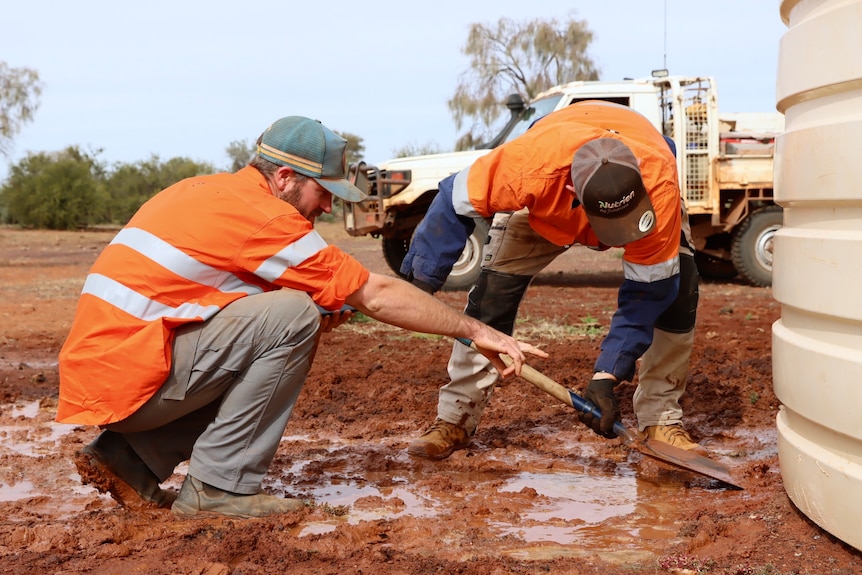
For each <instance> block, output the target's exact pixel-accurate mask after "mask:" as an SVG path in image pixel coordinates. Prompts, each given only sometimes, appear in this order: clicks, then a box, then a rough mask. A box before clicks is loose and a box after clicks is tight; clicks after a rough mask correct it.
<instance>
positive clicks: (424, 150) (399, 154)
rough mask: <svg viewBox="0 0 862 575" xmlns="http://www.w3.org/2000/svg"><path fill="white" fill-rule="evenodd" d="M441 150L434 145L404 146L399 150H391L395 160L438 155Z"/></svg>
mask: <svg viewBox="0 0 862 575" xmlns="http://www.w3.org/2000/svg"><path fill="white" fill-rule="evenodd" d="M442 151H443V150H441V149H440V146H438V145H437V144H434V143H431V142H429V143H427V144H422V145H418V144H405V145H403V146H401V147H400V148H395V149H394V150H392V154H393V155H394V156H395V157H396V158H409V157H411V156H424V155H426V154H439V153H441V152H442Z"/></svg>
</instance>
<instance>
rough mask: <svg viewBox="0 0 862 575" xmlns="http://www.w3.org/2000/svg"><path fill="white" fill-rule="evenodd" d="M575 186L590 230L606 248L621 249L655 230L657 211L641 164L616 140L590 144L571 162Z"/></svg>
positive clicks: (609, 139) (580, 150)
mask: <svg viewBox="0 0 862 575" xmlns="http://www.w3.org/2000/svg"><path fill="white" fill-rule="evenodd" d="M572 185H573V186H574V188H575V193H576V194H577V195H578V201H580V203H581V205H582V206H583V207H584V211H585V212H586V214H587V219H589V222H590V227H591V228H592V229H593V232H594V233H595V234H596V237H598V238H599V241H600V242H602V243H603V244H605V245H607V246H622V245H625V244H627V243H629V242H633V241H635V240H639V239H640V238H642V237H644V236H646V235H647V234H648V233H650V232H651V231H652V229H653V228H654V227H655V210H654V209H653V205H652V202H651V201H650V198H649V194H647V191H646V188H645V187H644V183H643V179H642V178H641V172H640V169H639V168H638V161H637V158H636V157H635V155H634V153H633V152H632V151H631V149H630V148H629V147H628V146H626V145H625V143H623V142H621V141H620V140H617V139H615V138H598V139H595V140H590V141H589V142H587V143H586V144H584V145H583V146H581V147H580V148H578V151H577V152H575V156H574V158H573V159H572Z"/></svg>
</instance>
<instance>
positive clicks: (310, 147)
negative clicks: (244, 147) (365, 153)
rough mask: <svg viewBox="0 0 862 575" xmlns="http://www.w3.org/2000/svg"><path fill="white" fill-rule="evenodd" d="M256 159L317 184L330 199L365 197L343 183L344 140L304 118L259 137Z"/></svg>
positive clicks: (278, 123)
mask: <svg viewBox="0 0 862 575" xmlns="http://www.w3.org/2000/svg"><path fill="white" fill-rule="evenodd" d="M257 155H259V156H260V157H262V158H264V159H265V160H269V161H270V162H272V163H274V164H278V165H279V166H289V167H291V168H293V169H294V170H296V171H297V173H300V174H303V175H305V176H310V177H312V178H314V179H315V180H317V183H319V184H320V185H321V186H323V187H324V188H325V189H326V190H327V191H329V192H330V193H331V194H332V195H334V196H336V197H338V198H341V199H342V200H344V201H346V202H359V201H361V200H364V199H365V197H366V196H365V193H363V192H362V190H360V189H359V188H357V187H356V186H354V185H353V184H351V183H350V182H349V181H347V179H346V178H347V140H345V139H344V138H342V137H341V136H339V135H338V134H336V133H335V132H333V131H332V130H330V129H329V128H327V127H326V126H324V125H323V124H321V123H320V122H319V121H318V120H312V119H311V118H306V117H304V116H287V117H285V118H281V119H280V120H277V121H276V122H274V123H273V124H272V125H271V126H269V127H268V128H267V129H266V131H264V133H263V135H262V136H261V141H260V144H259V145H258V147H257Z"/></svg>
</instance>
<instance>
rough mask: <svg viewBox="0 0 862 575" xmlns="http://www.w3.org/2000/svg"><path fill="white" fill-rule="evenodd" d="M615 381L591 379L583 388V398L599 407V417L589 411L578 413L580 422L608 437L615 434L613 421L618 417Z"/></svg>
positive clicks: (618, 405)
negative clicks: (600, 415) (600, 414)
mask: <svg viewBox="0 0 862 575" xmlns="http://www.w3.org/2000/svg"><path fill="white" fill-rule="evenodd" d="M616 384H617V382H616V381H615V380H613V379H592V380H590V383H588V384H587V388H586V389H585V390H584V399H586V400H587V401H589V402H590V403H592V404H593V405H595V406H596V407H597V408H599V411H601V412H602V417H601V419H596V418H595V417H593V416H592V415H591V414H589V413H581V412H579V413H578V419H580V420H581V423H583V424H584V425H586V426H587V427H589V428H590V429H592V430H593V431H595V432H596V433H598V434H599V435H601V436H603V437H606V438H608V439H613V438H614V437H616V436H617V434H616V433H614V422H615V421H617V420H618V419H619V418H620V404H619V402H618V401H617V396H616V394H615V393H614V386H615V385H616Z"/></svg>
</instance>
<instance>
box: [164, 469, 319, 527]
mask: <svg viewBox="0 0 862 575" xmlns="http://www.w3.org/2000/svg"><path fill="white" fill-rule="evenodd" d="M304 506H305V504H304V503H303V502H302V501H300V500H299V499H290V498H286V497H276V496H275V495H267V494H266V493H262V492H261V493H255V494H254V495H241V494H238V493H231V492H229V491H222V490H221V489H219V488H217V487H213V486H212V485H207V484H206V483H204V482H203V481H201V480H200V479H195V478H194V477H192V476H191V475H186V478H185V481H183V486H182V487H181V488H180V494H179V495H178V496H177V500H176V501H174V504H173V506H171V512H172V513H173V514H174V515H176V516H177V517H181V518H185V517H201V516H204V517H206V516H213V515H229V516H231V517H243V518H246V519H250V518H252V517H265V516H267V515H275V514H277V513H290V512H291V511H298V510H300V509H302V508H303V507H304Z"/></svg>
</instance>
